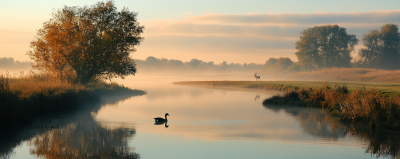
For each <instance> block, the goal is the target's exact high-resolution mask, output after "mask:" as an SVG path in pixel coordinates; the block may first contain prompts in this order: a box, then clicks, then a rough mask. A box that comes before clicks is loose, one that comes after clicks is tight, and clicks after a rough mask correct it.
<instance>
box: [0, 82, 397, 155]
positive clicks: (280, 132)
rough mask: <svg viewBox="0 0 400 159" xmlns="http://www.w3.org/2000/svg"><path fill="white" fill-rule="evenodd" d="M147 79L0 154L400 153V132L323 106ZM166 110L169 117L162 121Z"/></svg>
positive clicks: (49, 119) (49, 120)
mask: <svg viewBox="0 0 400 159" xmlns="http://www.w3.org/2000/svg"><path fill="white" fill-rule="evenodd" d="M170 80H176V79H170ZM145 81H146V80H143V81H141V82H137V81H136V82H129V80H125V81H123V82H124V85H125V86H129V87H132V88H136V89H142V90H146V91H147V94H146V95H143V96H135V97H129V96H125V97H124V96H108V97H103V98H102V102H101V103H94V104H93V105H88V106H87V108H85V109H80V110H78V111H72V112H65V113H60V114H54V115H49V116H46V117H43V118H40V119H37V120H35V121H34V125H33V126H32V125H31V126H30V127H27V128H25V129H23V130H21V131H19V132H18V133H14V134H13V135H12V136H11V137H10V138H9V140H7V142H4V143H2V144H1V145H2V147H0V148H1V149H2V151H0V152H2V153H3V157H4V156H5V157H9V158H24V159H25V158H26V159H28V158H62V157H63V158H88V157H89V158H90V157H93V158H99V157H104V158H142V159H157V158H163V159H169V158H170V159H189V158H190V159H204V158H207V159H223V158H249V159H250V158H251V159H264V158H285V159H287V158H296V159H298V158H307V159H309V158H332V159H337V158H376V157H381V158H394V157H396V156H397V155H398V152H399V149H400V144H399V137H397V136H398V135H397V133H387V132H371V131H369V130H363V128H357V127H354V126H350V125H346V124H342V123H340V122H339V121H338V120H337V119H335V118H331V117H330V116H329V115H327V114H326V113H325V111H324V110H322V109H315V108H301V107H289V106H287V107H281V106H276V105H262V100H263V99H265V98H267V97H270V96H271V95H274V94H277V93H280V92H278V91H265V90H258V89H239V88H224V87H216V88H212V87H195V86H181V85H174V84H171V82H153V83H146V82H145ZM161 81H162V80H161ZM167 81H168V80H167ZM165 113H169V115H170V116H168V122H167V123H164V124H155V122H154V119H153V118H154V117H164V114H165ZM35 125H36V127H35ZM41 125H45V127H46V126H48V127H51V128H42V127H40V126H41ZM7 149H9V150H7Z"/></svg>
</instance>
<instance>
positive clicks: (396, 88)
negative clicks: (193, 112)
mask: <svg viewBox="0 0 400 159" xmlns="http://www.w3.org/2000/svg"><path fill="white" fill-rule="evenodd" d="M325 83H327V84H329V85H332V86H334V85H345V86H346V87H347V89H348V90H349V91H355V90H357V89H361V88H362V89H368V90H369V89H375V90H376V91H378V92H380V93H382V94H387V95H395V94H397V93H400V83H387V84H384V83H372V82H314V81H182V82H174V84H178V85H198V86H207V87H213V86H228V87H239V88H257V89H272V90H281V91H286V90H289V89H302V88H305V89H308V88H316V87H319V86H321V85H323V84H325Z"/></svg>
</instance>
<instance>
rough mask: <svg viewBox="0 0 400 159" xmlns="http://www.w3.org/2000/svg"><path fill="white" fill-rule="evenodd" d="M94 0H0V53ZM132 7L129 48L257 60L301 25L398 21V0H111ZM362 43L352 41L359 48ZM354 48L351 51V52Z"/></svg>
mask: <svg viewBox="0 0 400 159" xmlns="http://www.w3.org/2000/svg"><path fill="white" fill-rule="evenodd" d="M96 2H97V0H79V1H78V0H69V1H44V0H38V1H0V21H1V25H0V57H13V58H14V59H15V60H20V61H27V60H29V57H28V56H27V55H25V53H26V51H28V50H29V49H30V48H29V42H30V41H32V40H33V38H34V36H35V34H36V31H37V30H38V29H40V28H41V27H42V23H43V22H45V21H47V20H49V19H50V18H51V16H50V13H51V12H52V11H53V9H59V8H62V7H63V6H64V5H67V6H84V5H92V4H95V3H96ZM115 4H116V6H117V8H118V10H120V9H122V8H123V7H124V6H125V7H128V8H129V10H130V11H134V12H138V13H139V16H138V19H139V22H140V23H141V24H142V25H144V26H145V27H146V30H145V32H144V34H143V36H144V37H145V41H144V42H143V43H142V44H141V45H140V46H138V47H137V49H138V51H137V52H136V53H134V54H133V55H132V57H134V58H137V59H145V58H146V57H148V56H154V57H158V58H161V57H164V58H168V59H178V60H182V61H189V60H190V59H192V58H197V59H200V60H204V61H214V62H215V63H220V62H222V61H228V62H235V63H245V62H247V63H250V62H256V63H264V62H265V61H266V60H267V59H268V58H269V57H290V58H292V59H293V60H294V61H297V58H296V57H295V55H294V52H295V44H294V43H295V42H296V41H297V40H298V39H299V36H300V32H301V31H302V30H303V29H306V28H308V27H312V26H315V25H324V24H338V25H339V26H341V27H346V28H347V32H348V33H350V34H356V35H357V38H359V39H360V38H362V35H363V34H364V33H368V31H369V30H371V29H378V28H379V27H380V26H382V25H383V24H385V23H395V24H399V22H400V19H399V18H398V17H400V10H398V9H399V8H398V6H400V1H398V0H386V1H372V0H362V1H361V0H351V1H349V0H336V1H321V0H303V1H298V0H281V1H267V0H247V1H234V0H229V1H228V0H203V1H183V0H169V1H165V0H147V1H139V0H130V1H128V0H116V1H115ZM361 46H362V43H361V42H360V43H359V46H357V47H356V51H357V50H358V48H360V47H361ZM353 56H356V53H353Z"/></svg>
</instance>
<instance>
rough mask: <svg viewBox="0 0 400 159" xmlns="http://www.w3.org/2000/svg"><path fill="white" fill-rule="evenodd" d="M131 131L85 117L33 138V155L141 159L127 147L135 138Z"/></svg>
mask: <svg viewBox="0 0 400 159" xmlns="http://www.w3.org/2000/svg"><path fill="white" fill-rule="evenodd" d="M134 132H135V131H134V130H133V129H130V128H123V127H122V128H116V129H111V130H110V129H106V128H103V127H101V126H100V124H99V123H97V122H96V121H94V119H93V117H91V116H87V115H85V116H82V117H81V118H79V119H78V120H77V121H76V122H74V123H71V124H69V125H67V126H64V127H61V128H60V129H53V130H50V131H46V132H45V133H44V134H41V135H37V136H35V137H34V138H32V139H31V141H30V144H31V146H34V148H32V149H31V153H32V154H34V155H37V156H40V157H45V158H49V159H53V158H134V159H136V158H139V155H138V154H136V153H134V152H132V151H131V149H130V148H129V147H128V146H127V145H128V144H127V141H128V139H129V138H130V137H132V136H133V134H134Z"/></svg>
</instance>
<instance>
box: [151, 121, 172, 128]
mask: <svg viewBox="0 0 400 159" xmlns="http://www.w3.org/2000/svg"><path fill="white" fill-rule="evenodd" d="M163 124H164V126H165V128H168V127H169V125H168V121H159V122H155V123H154V125H163Z"/></svg>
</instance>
